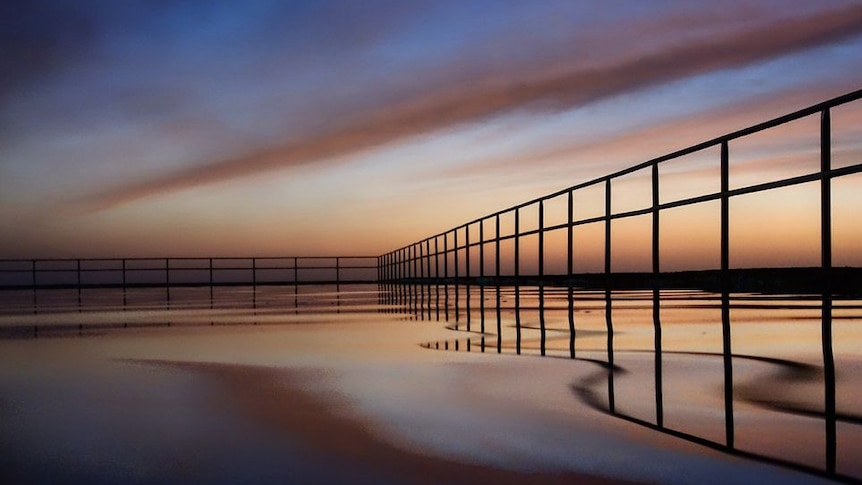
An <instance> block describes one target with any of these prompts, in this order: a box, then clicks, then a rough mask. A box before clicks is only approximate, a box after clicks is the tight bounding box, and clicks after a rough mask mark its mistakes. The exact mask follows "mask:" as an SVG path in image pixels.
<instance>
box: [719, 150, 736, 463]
mask: <svg viewBox="0 0 862 485" xmlns="http://www.w3.org/2000/svg"><path fill="white" fill-rule="evenodd" d="M721 287H722V288H721V340H722V360H723V365H724V435H725V438H724V442H725V444H726V445H727V447H728V448H730V449H733V447H734V427H733V350H732V347H731V327H730V293H729V292H730V148H729V147H728V142H727V140H726V139H725V140H722V141H721Z"/></svg>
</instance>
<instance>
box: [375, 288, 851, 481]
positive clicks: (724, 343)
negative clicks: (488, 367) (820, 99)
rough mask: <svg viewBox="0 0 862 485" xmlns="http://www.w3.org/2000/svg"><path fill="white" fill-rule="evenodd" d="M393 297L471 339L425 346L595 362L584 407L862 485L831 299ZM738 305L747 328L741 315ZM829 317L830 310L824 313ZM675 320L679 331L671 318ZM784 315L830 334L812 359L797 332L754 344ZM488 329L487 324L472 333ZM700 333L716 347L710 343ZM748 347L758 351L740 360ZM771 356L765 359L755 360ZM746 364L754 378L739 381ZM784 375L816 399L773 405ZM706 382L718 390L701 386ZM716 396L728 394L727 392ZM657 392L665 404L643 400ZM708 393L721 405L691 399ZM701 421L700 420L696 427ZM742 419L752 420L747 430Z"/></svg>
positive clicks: (387, 291) (560, 291) (844, 309)
mask: <svg viewBox="0 0 862 485" xmlns="http://www.w3.org/2000/svg"><path fill="white" fill-rule="evenodd" d="M411 286H412V287H413V288H412V289H411V288H410V287H411ZM420 287H421V289H420ZM381 288H382V289H383V290H384V292H383V294H382V297H381V298H382V299H383V300H384V301H389V302H399V301H401V302H404V301H405V300H404V299H403V298H404V295H408V297H409V295H413V296H415V297H416V299H415V300H413V301H408V302H407V304H406V305H400V306H396V308H399V309H400V311H402V312H404V313H405V314H408V315H410V317H411V318H412V319H413V320H417V321H423V320H439V321H442V320H444V319H445V318H442V317H436V315H446V316H448V315H450V313H451V321H450V322H449V324H448V328H450V329H451V330H453V331H458V333H459V335H458V336H456V337H455V338H451V339H446V340H440V341H431V342H424V343H423V344H422V346H423V347H425V348H429V349H439V350H450V351H461V352H496V353H501V354H515V355H518V354H524V355H531V356H537V357H542V356H544V357H550V358H560V359H574V360H579V361H587V362H591V363H592V364H595V365H598V366H599V368H600V370H599V371H598V372H597V373H595V374H593V375H591V376H590V378H588V379H585V380H582V381H579V382H576V383H574V384H573V385H572V390H573V393H574V394H575V396H576V397H577V398H578V399H580V400H581V401H582V402H584V403H586V404H587V405H589V406H590V407H592V408H594V409H596V410H598V411H600V412H602V413H606V414H608V415H611V416H614V417H616V418H619V419H623V420H626V421H628V422H630V423H633V424H636V425H639V426H643V427H646V428H649V429H652V430H655V431H658V432H661V433H665V434H667V435H671V436H674V437H677V438H680V439H684V440H687V441H690V442H693V443H696V444H699V445H702V446H706V447H708V448H711V449H713V450H719V451H722V452H725V453H728V454H730V455H734V456H738V457H743V458H747V459H752V460H756V461H759V462H763V463H768V464H773V465H778V466H782V467H786V468H789V469H793V470H797V471H800V472H804V473H808V474H812V475H816V476H820V477H825V478H828V479H831V480H835V481H840V482H847V483H860V482H862V470H860V469H859V467H858V466H857V465H856V462H857V461H858V454H857V451H854V450H859V449H862V414H860V413H858V412H856V411H855V410H852V409H851V410H849V411H848V410H838V409H837V408H836V392H837V391H838V390H841V389H840V388H841V386H844V387H843V391H844V393H845V394H848V395H849V394H853V393H858V391H859V390H860V389H862V386H860V382H859V379H855V380H854V379H849V380H847V379H845V380H844V381H838V382H836V368H835V367H836V366H835V362H834V357H833V351H832V346H833V342H832V324H833V311H834V307H835V303H834V300H835V297H834V296H833V295H831V294H826V293H824V294H820V295H804V296H802V298H804V301H805V302H806V303H805V305H804V306H799V304H798V300H797V299H795V298H797V297H794V296H787V295H772V296H770V295H764V294H751V293H734V294H731V293H729V292H722V293H711V292H704V291H669V290H661V289H658V288H654V289H652V290H625V291H619V290H611V289H604V290H599V289H593V290H587V289H576V288H572V287H557V286H550V285H536V286H524V285H514V286H504V285H487V286H486V285H479V286H478V287H477V285H475V284H474V285H471V286H467V285H456V284H446V283H443V282H438V283H437V284H428V283H427V282H422V283H419V284H416V285H396V286H387V285H385V284H384V285H382V286H381ZM440 293H442V294H444V295H445V294H449V293H451V294H452V297H453V301H452V304H451V308H450V305H448V304H447V303H446V302H445V300H444V302H442V303H441V302H440V301H439V300H438V299H437V298H436V296H435V295H437V294H440ZM476 300H478V302H477V301H476ZM838 308H839V309H840V310H841V314H842V316H841V318H842V321H845V322H847V323H848V324H849V323H851V322H852V323H859V322H857V321H856V320H862V312H860V305H859V302H858V300H856V299H852V298H848V297H841V299H840V300H839V302H838ZM735 309H737V310H738V313H739V314H740V317H739V318H738V319H735V318H734V311H735ZM751 309H757V311H758V312H759V313H758V315H760V317H759V318H761V319H762V320H761V321H760V322H759V323H758V322H754V321H746V320H745V319H744V318H743V317H742V315H743V314H744V313H745V312H747V311H751ZM815 309H818V310H819V315H814V314H812V313H811V312H812V311H814V310H815ZM432 316H434V317H433V318H432ZM666 317H667V318H668V319H669V320H670V323H667V322H665V318H666ZM779 317H780V319H781V321H782V322H783V321H785V320H784V319H786V321H787V322H788V323H787V324H786V328H789V329H790V333H793V332H794V331H795V330H793V328H792V326H793V325H800V326H807V325H809V324H817V325H818V326H819V327H820V329H821V331H820V335H819V338H815V339H813V340H816V341H810V340H812V339H810V338H807V337H806V339H805V340H802V341H800V342H798V344H799V345H801V346H804V349H805V352H803V353H802V354H799V356H798V357H794V356H793V355H789V354H786V353H785V352H784V351H783V350H780V349H778V348H779V347H780V345H781V340H782V339H783V338H785V337H787V335H785V334H782V333H781V332H782V331H783V330H782V329H783V328H785V327H777V328H774V329H773V330H772V331H776V332H779V333H777V334H776V335H775V336H774V337H773V338H774V343H775V344H776V347H775V348H772V347H770V346H769V345H764V344H763V343H762V342H760V343H758V344H757V345H748V344H747V342H746V339H750V338H752V337H750V335H751V334H752V332H753V331H763V330H759V329H760V328H762V327H760V326H761V325H764V324H769V322H771V321H774V320H776V319H777V318H779ZM475 321H478V323H479V328H478V329H476V328H474V326H471V322H475ZM576 323H577V325H576ZM668 325H670V326H668ZM782 325H784V324H782ZM689 326H691V328H690V329H689ZM615 327H616V328H615ZM732 328H733V330H734V331H735V332H736V335H734V336H732V334H731V329H732ZM806 328H807V327H806ZM494 329H496V331H494ZM703 329H708V330H706V331H704V330H703ZM667 332H670V333H667ZM698 332H703V333H698ZM806 332H808V330H806ZM809 334H810V332H809V333H808V334H806V335H809ZM615 337H616V338H617V341H616V342H615ZM732 337H733V338H732ZM699 338H703V339H704V340H708V341H709V343H708V344H707V343H706V342H698V339H699ZM789 338H792V337H789ZM737 342H738V345H740V346H741V347H743V348H745V349H746V352H745V353H734V351H733V344H734V343H737ZM846 344H848V345H851V344H849V343H846ZM851 346H852V345H851ZM761 347H762V349H763V351H762V353H756V352H750V351H751V350H752V349H754V350H755V351H756V349H759V348H761ZM776 349H778V350H776ZM856 357H858V356H856ZM689 367H691V368H695V369H699V370H697V371H696V372H695V374H696V376H692V375H689V374H688V373H687V372H683V370H685V369H688V368H689ZM735 367H736V369H737V370H740V371H741V374H737V376H734V370H735ZM849 370H851V369H848V371H849ZM772 374H778V375H781V376H782V379H784V380H782V381H780V382H779V381H776V382H773V383H772V385H780V386H785V387H786V389H788V390H792V389H795V388H796V387H798V386H808V387H806V389H808V390H807V394H806V395H805V396H802V397H798V396H796V397H794V396H790V397H787V398H786V399H785V398H784V397H782V396H781V395H780V394H781V393H782V392H783V391H782V392H778V394H779V395H775V396H770V395H769V391H767V390H766V387H761V388H758V387H757V386H754V385H753V384H752V382H759V380H762V379H763V378H764V375H772ZM700 378H703V379H704V382H698V381H697V379H700ZM707 383H708V385H707ZM812 384H813V385H814V386H815V387H813V388H812V387H811V385H812ZM668 386H670V387H668ZM767 387H768V386H767ZM704 388H705V389H704ZM713 388H715V389H721V391H720V392H716V393H713V392H712V390H711V389H713ZM668 389H670V390H668ZM740 389H741V390H742V391H740ZM645 390H648V392H649V393H650V394H651V396H652V399H643V398H644V397H645V396H644V392H645ZM735 390H736V391H735ZM701 391H704V392H705V393H706V394H708V395H709V399H707V398H706V397H704V396H699V397H690V396H688V395H689V394H691V395H692V396H695V395H697V394H698V393H699V392H701ZM668 392H670V394H668ZM787 392H790V391H787ZM668 395H670V396H671V399H670V400H669V401H668V400H666V398H667V396H668ZM818 396H820V397H818ZM794 399H803V400H804V401H806V402H807V401H815V400H818V399H819V403H814V404H811V405H806V406H798V405H796V404H794ZM650 401H651V404H650V405H647V404H646V403H648V402H650ZM689 415H696V416H697V418H696V419H689V418H686V416H689ZM714 416H720V419H714V418H713V417H714ZM738 416H742V417H743V421H742V422H743V423H745V424H742V425H740V424H738V423H739V421H738V420H737V419H735V418H737V417H738ZM812 420H817V421H819V422H820V423H821V424H820V426H819V429H820V431H819V432H815V433H813V434H812V432H811V429H810V428H811V422H812ZM773 421H775V422H777V423H782V426H784V428H783V429H773V431H774V432H775V433H778V434H779V435H775V436H770V437H769V439H767V438H766V437H765V436H758V433H757V432H754V431H752V429H754V428H756V429H761V430H762V429H770V426H771V425H766V424H763V423H770V422H773ZM841 430H844V432H843V434H842V435H841V436H842V439H841V440H839V439H838V436H839V432H841ZM739 433H742V440H741V441H740V439H739V438H738V436H739ZM781 435H783V436H784V437H785V438H786V440H787V442H788V443H793V446H794V447H797V448H799V449H804V450H802V451H799V450H797V452H795V454H794V453H785V450H783V449H782V448H781V447H776V446H775V445H774V441H775V439H776V438H778V439H779V440H780V439H782V438H781ZM839 445H840V448H839ZM818 457H819V458H818ZM840 457H844V460H843V461H841V459H840ZM854 467H855V468H854Z"/></svg>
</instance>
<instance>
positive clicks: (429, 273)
mask: <svg viewBox="0 0 862 485" xmlns="http://www.w3.org/2000/svg"><path fill="white" fill-rule="evenodd" d="M860 98H862V90H860V91H855V92H852V93H849V94H847V95H844V96H841V97H838V98H835V99H832V100H829V101H826V102H823V103H820V104H816V105H814V106H810V107H808V108H805V109H802V110H799V111H796V112H794V113H790V114H788V115H785V116H781V117H779V118H776V119H773V120H771V121H767V122H764V123H760V124H757V125H754V126H751V127H749V128H745V129H742V130H739V131H735V132H733V133H729V134H727V135H724V136H720V137H718V138H715V139H712V140H709V141H706V142H703V143H700V144H697V145H694V146H691V147H689V148H685V149H682V150H679V151H676V152H673V153H670V154H668V155H664V156H661V157H658V158H654V159H652V160H649V161H646V162H643V163H641V164H639V165H635V166H633V167H630V168H627V169H625V170H621V171H618V172H616V173H613V174H610V175H606V176H604V177H599V178H596V179H594V180H590V181H588V182H584V183H581V184H578V185H575V186H572V187H569V188H567V189H563V190H560V191H557V192H554V193H552V194H549V195H546V196H544V197H539V198H537V199H533V200H530V201H527V202H524V203H521V204H518V205H516V206H513V207H510V208H508V209H504V210H501V211H498V212H495V213H493V214H489V215H486V216H484V217H481V218H479V219H475V220H473V221H470V222H467V223H465V224H462V225H460V226H458V227H455V228H452V229H450V230H448V231H445V232H443V233H439V234H436V235H434V236H430V237H428V238H425V239H423V240H421V241H417V242H414V243H412V244H409V245H407V246H404V247H402V248H400V249H396V250H394V251H391V252H389V253H386V254H384V255H382V256H381V257H380V280H381V281H382V282H386V283H399V282H401V283H404V282H416V283H423V282H424V283H428V282H430V281H431V280H445V281H449V282H458V283H464V284H471V283H480V282H481V283H486V284H487V283H493V282H502V283H507V282H513V281H519V280H521V279H523V278H525V277H530V278H534V279H535V278H538V279H546V280H547V279H548V275H549V274H551V272H549V271H548V268H547V266H546V263H547V261H548V258H547V257H546V255H547V254H548V253H549V251H548V248H547V247H546V246H548V243H547V239H548V238H549V237H551V236H553V237H554V238H555V241H556V245H555V247H556V248H557V251H554V254H557V253H560V254H565V255H566V258H565V261H564V265H561V264H557V265H556V266H557V269H556V271H554V272H553V274H554V275H562V276H565V277H566V278H565V279H564V281H565V282H567V283H568V284H572V285H574V286H579V285H580V284H581V283H583V282H584V280H583V277H584V276H585V275H586V274H588V273H601V274H605V275H607V276H608V277H609V278H610V277H611V276H612V275H613V274H615V273H619V272H620V270H615V269H614V261H613V260H612V254H613V251H612V247H613V245H614V240H613V239H612V234H613V232H612V226H614V225H616V224H625V223H626V222H627V221H630V220H633V219H634V218H636V217H638V216H644V217H649V218H650V219H651V220H650V229H648V230H647V232H649V233H650V236H649V238H648V240H647V241H645V244H647V245H648V247H649V255H650V264H649V266H650V268H649V270H648V271H646V273H651V274H653V275H658V274H660V273H661V270H662V259H661V251H660V242H661V228H662V227H663V226H662V225H661V223H660V218H661V217H662V216H663V215H665V214H667V213H668V211H670V210H672V209H678V208H683V207H687V206H695V205H698V207H700V208H702V207H704V204H709V203H710V202H713V203H714V202H718V203H719V206H720V207H719V212H720V215H719V218H718V221H717V223H718V224H717V225H718V246H719V251H718V252H719V257H718V258H717V259H718V261H717V263H718V264H716V265H715V266H714V268H715V269H717V270H720V271H723V272H726V271H727V270H728V269H730V267H731V265H730V227H731V222H732V220H731V211H730V203H731V201H732V200H736V199H741V198H742V197H743V196H749V195H752V194H758V193H764V192H767V191H773V192H775V193H777V192H779V190H778V189H782V188H787V187H792V186H800V185H803V184H817V191H819V198H818V200H817V201H816V202H815V203H819V205H820V210H819V219H820V228H819V229H820V235H819V246H820V248H819V252H820V257H819V263H818V264H816V266H818V267H820V268H822V269H824V270H827V272H828V270H830V269H831V268H832V264H833V242H832V233H833V223H832V214H833V207H832V203H833V198H832V185H833V182H834V181H835V180H836V179H839V178H841V177H846V176H849V175H852V174H857V173H860V172H862V163H852V161H851V162H850V163H848V162H846V161H845V162H842V165H841V166H833V148H832V132H833V130H832V111H833V110H834V109H835V108H836V107H839V106H841V105H845V104H848V103H851V102H853V101H857V100H859V99H860ZM818 116H819V121H818V122H817V125H818V127H817V128H816V129H818V130H819V147H816V151H817V153H816V155H815V157H816V162H817V165H818V168H817V169H816V170H813V171H810V172H808V173H802V174H799V175H794V176H790V177H781V178H778V179H776V180H768V181H760V182H758V183H753V184H746V183H744V182H745V177H744V176H740V177H739V181H741V182H740V183H736V184H734V185H733V186H732V185H731V151H732V148H733V146H734V144H736V143H741V144H744V143H746V142H747V140H748V139H750V138H751V137H753V136H756V135H761V134H769V133H770V130H776V129H778V127H780V126H782V125H788V124H790V123H791V122H796V121H800V120H810V119H814V117H818ZM793 128H794V129H798V128H799V127H797V126H795V125H794V126H793ZM802 128H808V127H807V126H802ZM851 142H852V140H851ZM856 143H857V144H858V140H856ZM851 148H852V149H853V150H855V151H853V150H851V151H850V156H851V157H853V156H856V157H858V155H859V153H860V150H859V147H858V146H856V145H852V146H851ZM711 151H712V152H715V151H717V153H711ZM798 155H799V154H796V155H792V156H798ZM806 155H807V153H806ZM716 159H717V162H718V163H717V167H716V168H717V170H716V171H717V172H718V174H717V175H718V176H717V182H718V184H717V187H716V188H717V190H706V191H704V192H700V193H698V191H694V193H691V192H692V189H691V188H690V187H687V185H690V183H689V184H685V183H675V184H665V185H662V184H660V180H661V178H662V175H661V173H660V169H662V168H665V167H667V168H668V170H667V173H666V174H665V176H666V177H668V178H669V180H672V178H671V177H672V176H673V175H674V172H675V171H678V170H679V169H680V168H681V166H682V167H689V168H691V167H693V166H696V165H697V164H702V163H703V162H704V161H705V160H713V161H716ZM676 162H679V163H681V166H674V165H673V163H676ZM857 162H858V160H857ZM787 165H792V164H787ZM776 173H780V172H779V171H776ZM743 175H744V174H743ZM642 180H648V181H649V183H648V187H646V188H645V187H638V186H637V182H638V181H642ZM618 184H619V187H618ZM617 188H619V189H620V190H619V194H623V195H626V196H627V197H626V198H622V197H620V198H617V199H614V195H616V194H617V190H616V189H617ZM582 195H583V197H581V196H582ZM638 196H640V200H632V198H634V199H637V198H638ZM579 198H584V199H585V200H589V201H590V202H594V203H593V204H587V205H579V204H576V200H577V199H579ZM595 202H598V203H595ZM742 202H744V201H742ZM550 207H553V208H554V209H555V218H556V219H555V220H553V221H551V219H552V218H549V217H548V209H549V208H550ZM579 211H581V212H583V216H578V214H579ZM694 218H695V219H696V218H697V217H696V215H695V216H694ZM793 219H795V218H794V217H789V218H788V220H793ZM796 219H798V217H796ZM582 230H583V231H586V232H589V233H590V234H591V235H593V236H597V237H594V238H593V239H591V242H594V241H600V242H599V243H598V244H602V243H603V244H602V246H601V248H597V247H594V244H585V245H578V244H577V242H576V237H577V236H578V234H579V232H580V231H582ZM563 235H564V236H565V240H564V241H559V240H560V239H563V238H562V237H561V236H563ZM626 239H627V240H626V241H625V245H626V246H627V247H628V248H631V247H633V246H636V244H634V243H633V242H632V241H631V240H629V239H630V238H629V237H627V238H626ZM527 240H529V242H530V244H531V245H532V246H533V247H535V251H529V252H525V250H524V248H523V247H522V246H523V244H525V241H527ZM503 246H506V247H505V248H504V247H503ZM581 253H582V254H581ZM504 255H505V257H504ZM579 256H580V258H579ZM576 258H577V259H579V260H584V261H587V262H586V263H585V264H584V265H583V266H585V267H586V268H587V269H589V270H588V271H576V268H575V262H576ZM525 262H526V263H528V265H531V266H532V270H530V271H525V270H524V268H523V267H524V266H525ZM595 262H601V263H603V264H602V265H601V267H598V265H595V267H594V268H591V267H590V265H591V264H593V265H594V264H595ZM591 281H594V280H591ZM608 281H610V280H608ZM825 281H828V278H826V280H825Z"/></svg>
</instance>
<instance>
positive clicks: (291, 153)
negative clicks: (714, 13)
mask: <svg viewBox="0 0 862 485" xmlns="http://www.w3.org/2000/svg"><path fill="white" fill-rule="evenodd" d="M659 23H661V20H660V21H659ZM859 33H862V5H850V6H847V7H844V8H839V9H831V10H826V11H822V12H819V13H815V14H811V15H808V16H803V17H797V18H793V17H790V18H785V19H783V20H780V21H776V20H773V21H770V22H765V23H742V24H740V25H738V26H737V27H735V28H733V29H730V30H727V31H723V32H721V33H717V34H716V35H714V36H709V37H704V36H701V37H697V38H693V39H685V40H684V41H682V42H679V43H676V44H672V45H664V46H662V47H661V48H660V49H655V50H653V51H651V52H645V53H643V52H642V53H638V55H637V56H635V57H625V56H617V57H613V58H611V59H608V60H607V62H605V63H603V64H596V63H591V64H590V65H589V67H584V66H583V65H581V64H579V63H578V62H577V59H569V60H568V62H565V63H562V64H555V65H549V66H545V68H544V69H524V70H519V69H517V68H516V67H517V66H514V67H509V68H507V69H506V71H507V72H509V73H512V75H511V76H503V77H497V76H481V75H480V76H476V77H475V78H471V79H468V80H464V79H460V78H457V77H456V78H457V79H458V81H459V82H457V83H455V82H451V83H448V84H447V83H443V84H441V85H440V86H433V87H430V88H429V89H427V90H426V91H425V92H423V93H422V94H420V95H416V96H411V97H409V98H406V99H401V100H399V101H395V102H391V103H388V104H383V105H381V106H378V107H376V108H373V109H367V110H365V111H363V112H359V113H354V114H353V115H352V116H347V117H345V121H344V122H342V123H324V124H322V125H321V128H320V129H319V130H318V131H316V132H312V133H306V134H304V135H303V136H302V137H301V138H300V137H295V138H292V139H290V141H287V142H284V143H283V144H279V145H275V146H270V147H267V148H264V149H258V150H251V151H249V152H247V153H245V154H241V155H239V156H234V157H229V158H225V159H222V160H216V161H211V162H202V163H201V164H200V165H198V166H194V167H189V168H185V169H181V170H178V171H175V172H171V173H167V174H166V175H163V176H160V177H155V178H152V179H147V180H142V181H133V182H131V183H128V184H125V185H120V186H116V187H112V188H109V189H108V190H106V191H104V192H101V193H97V194H93V195H91V196H89V197H86V198H84V199H82V200H80V201H78V202H79V204H80V206H81V207H84V208H86V209H87V210H97V209H104V208H108V207H112V206H115V205H118V204H123V203H127V202H130V201H133V200H136V199H140V198H144V197H149V196H153V195H157V194H164V193H169V192H173V191H178V190H183V189H187V188H190V187H195V186H199V185H202V184H209V183H214V182H218V181H223V180H229V179H232V178H236V177H242V176H247V175H251V174H256V173H260V172H266V171H272V170H277V169H285V168H290V167H300V166H305V165H308V164H311V163H315V162H318V161H321V160H331V159H334V158H338V157H341V156H345V155H349V154H352V153H356V152H360V151H363V150H368V149H371V148H373V147H376V146H380V145H384V144H387V143H393V142H396V141H399V140H402V139H404V138H406V137H410V136H414V135H418V134H423V133H429V132H433V131H436V130H440V129H444V128H447V127H451V126H456V125H459V124H463V123H469V122H474V121H479V120H482V119H487V118H489V117H493V116H497V115H501V114H504V113H507V112H510V111H512V110H534V111H538V112H543V111H549V110H561V109H568V108H572V107H576V106H579V105H583V104H586V103H590V102H593V101H596V100H600V99H603V98H605V97H608V96H612V95H616V94H619V93H624V92H628V91H634V90H638V89H642V88H645V87H649V86H653V85H657V84H661V83H665V82H669V81H673V80H677V79H682V78H685V77H689V76H694V75H698V74H702V73H706V72H710V71H716V70H722V69H728V68H734V67H739V66H743V65H747V64H749V63H752V62H756V61H760V60H764V59H770V58H773V57H776V56H781V55H785V54H789V53H793V52H798V51H801V50H805V49H809V48H812V47H816V46H820V45H824V44H828V43H831V42H834V41H838V40H841V39H844V38H848V37H850V36H853V35H856V34H859ZM620 35H624V34H620Z"/></svg>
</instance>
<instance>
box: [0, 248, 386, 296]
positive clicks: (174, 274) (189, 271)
mask: <svg viewBox="0 0 862 485" xmlns="http://www.w3.org/2000/svg"><path fill="white" fill-rule="evenodd" d="M377 270H378V265H377V257H376V256H331V257H327V256H319V257H318V256H315V257H307V256H303V257H266V258H81V259H25V260H22V259H5V260H0V290H9V289H64V288H146V287H176V286H211V287H212V286H240V285H253V286H264V285H305V284H336V285H337V284H352V283H373V282H376V281H377V272H378V271H377Z"/></svg>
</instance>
